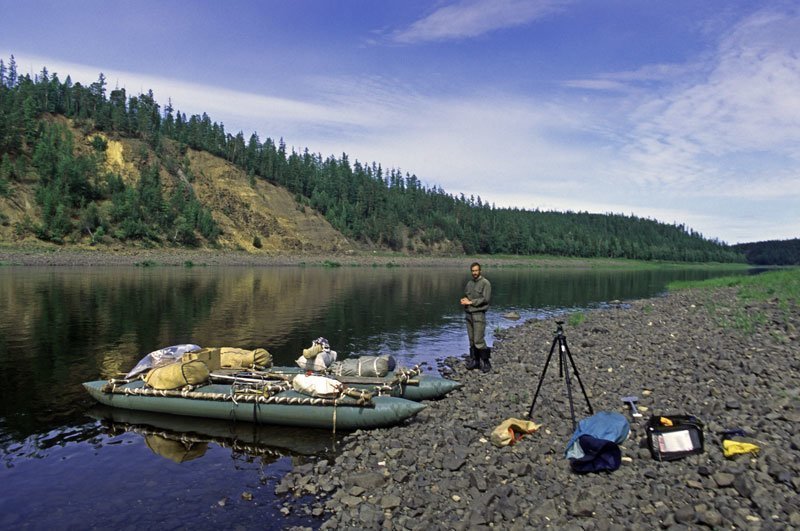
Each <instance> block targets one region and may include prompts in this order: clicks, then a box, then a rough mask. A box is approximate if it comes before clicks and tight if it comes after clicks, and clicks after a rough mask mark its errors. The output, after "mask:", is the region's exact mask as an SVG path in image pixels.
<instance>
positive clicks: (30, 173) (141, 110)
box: [0, 56, 743, 262]
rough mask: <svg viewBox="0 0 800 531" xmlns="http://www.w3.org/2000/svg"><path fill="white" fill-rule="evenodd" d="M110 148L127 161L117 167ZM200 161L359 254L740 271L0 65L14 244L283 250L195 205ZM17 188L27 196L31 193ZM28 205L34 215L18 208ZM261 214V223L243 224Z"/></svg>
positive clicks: (621, 223)
mask: <svg viewBox="0 0 800 531" xmlns="http://www.w3.org/2000/svg"><path fill="white" fill-rule="evenodd" d="M120 149H124V150H125V153H126V155H125V156H124V157H122V160H121V162H120V163H119V164H114V163H113V162H114V161H115V160H116V159H118V158H119V154H118V153H117V151H118V150H120ZM132 150H134V151H135V152H134V153H133V156H132V155H131V151H132ZM203 152H207V153H209V154H211V155H215V156H216V157H219V158H221V159H224V161H225V163H226V164H229V165H230V166H231V168H236V169H237V171H239V172H241V174H242V175H243V176H244V180H245V181H246V182H247V183H248V185H249V186H251V187H252V188H253V189H254V190H259V187H260V189H261V192H259V194H261V195H263V194H264V193H266V192H265V190H266V188H264V186H266V185H274V186H277V187H279V188H281V189H285V190H287V191H288V192H289V193H290V194H291V195H292V197H293V198H294V200H295V202H296V209H297V210H298V211H302V212H307V211H313V212H315V213H316V212H318V213H319V214H321V215H322V216H324V218H325V219H326V220H327V221H328V222H329V223H330V225H332V226H333V227H334V228H335V229H336V230H338V231H339V233H341V235H343V236H344V237H346V238H348V239H349V240H350V242H358V244H359V245H362V246H366V247H371V248H384V249H391V250H395V251H403V252H417V253H431V252H444V253H468V254H475V253H482V254H498V253H502V254H518V255H530V254H552V255H562V256H582V257H620V258H635V259H645V260H648V259H660V260H678V261H722V262H730V261H742V260H743V258H742V255H741V254H739V253H737V252H735V251H733V250H731V249H730V248H728V247H727V246H726V245H724V244H722V243H720V242H718V241H711V240H707V239H705V238H704V237H703V236H702V235H700V234H698V233H696V232H694V231H693V230H691V229H690V228H687V227H685V226H683V225H668V224H664V223H659V222H656V221H653V220H649V219H642V218H638V217H635V216H623V215H600V214H588V213H580V212H578V213H573V212H567V213H559V212H545V211H538V210H537V211H528V210H520V209H506V208H495V207H494V206H492V205H490V204H488V203H487V202H484V201H482V200H481V198H480V197H477V198H475V197H464V196H463V195H461V196H456V195H452V194H449V193H447V192H445V191H444V190H442V189H441V188H440V187H432V188H428V187H425V186H422V184H421V183H420V181H419V179H418V178H417V177H416V176H415V175H412V174H409V173H405V174H403V173H402V172H401V171H400V170H398V169H389V170H386V169H384V168H382V167H381V165H380V164H378V163H376V162H372V163H370V164H365V163H361V162H359V161H352V162H351V161H350V159H349V157H348V156H347V154H342V155H341V156H340V157H338V158H337V157H334V156H329V157H323V156H322V155H321V154H316V153H312V152H310V151H309V150H308V149H305V150H304V151H302V152H297V151H296V150H294V149H292V150H291V152H287V149H286V146H285V145H284V143H283V141H282V140H279V141H278V142H275V141H273V140H272V139H270V138H265V139H263V140H262V139H261V138H260V137H259V136H258V135H257V134H255V133H253V134H251V135H250V136H249V137H248V138H245V136H244V134H243V133H242V132H239V133H237V134H231V133H228V132H226V131H225V129H224V127H223V126H222V125H221V124H218V123H216V122H213V121H212V120H211V118H210V117H209V116H208V115H206V114H205V113H204V114H202V115H193V116H190V117H188V118H187V116H186V115H185V114H183V113H181V112H179V111H176V110H175V109H173V107H172V105H171V103H168V104H167V105H166V106H165V107H164V108H163V109H162V108H161V106H160V105H159V104H158V103H157V102H156V101H155V99H154V97H153V93H152V91H149V92H148V93H147V94H139V95H135V96H129V95H128V94H126V91H125V89H119V88H115V89H112V90H109V89H108V87H107V83H106V80H105V77H104V76H103V75H102V74H100V76H99V78H98V80H97V81H96V82H94V83H92V84H90V85H89V86H83V85H81V84H80V83H72V81H71V79H70V77H69V76H67V77H66V78H65V80H64V81H61V80H60V79H59V77H58V75H57V74H55V73H54V74H51V73H49V72H48V71H47V69H43V70H42V72H40V73H39V74H37V75H35V76H33V77H31V76H30V75H25V76H19V75H18V73H17V71H16V65H15V63H14V58H13V56H12V57H11V59H10V60H9V62H8V64H7V65H6V63H5V62H3V61H2V60H0V153H1V154H2V159H1V160H0V206H2V205H6V206H5V207H4V209H12V210H13V209H17V210H18V211H23V210H24V211H25V212H26V215H25V217H24V219H22V220H17V221H12V217H13V216H12V215H11V214H9V212H8V211H5V210H4V211H0V224H3V223H4V224H6V225H9V224H11V225H13V234H14V237H15V238H25V237H30V236H32V235H33V236H35V237H37V238H39V239H42V240H50V241H55V242H65V243H75V242H83V241H87V240H88V241H91V242H96V243H97V244H105V243H108V242H110V241H111V242H128V241H138V242H146V243H148V244H151V245H189V246H222V247H227V246H231V245H236V246H238V247H240V248H251V249H257V248H259V247H260V246H261V245H262V241H261V239H262V238H264V237H270V234H273V233H274V230H275V229H280V230H281V231H283V239H284V240H288V241H291V240H292V238H291V235H289V234H287V233H286V231H287V230H289V229H287V228H286V227H282V228H281V227H278V226H277V225H276V223H277V220H278V217H276V216H274V215H272V214H271V213H270V212H268V211H267V210H268V209H269V208H270V207H269V206H266V205H265V206H264V207H263V208H261V209H250V211H248V212H245V214H246V215H245V217H246V218H248V219H245V220H244V221H242V220H241V219H239V218H240V216H236V215H234V214H235V213H234V212H231V211H226V208H227V209H228V210H230V207H229V206H227V207H226V205H229V204H230V201H227V202H226V201H225V200H224V199H225V197H227V196H226V193H225V192H222V191H220V190H217V191H216V192H214V193H211V192H208V193H206V194H205V195H204V196H201V194H200V193H199V192H198V190H199V188H198V182H197V180H196V179H198V178H199V177H200V176H201V175H200V174H202V176H203V177H205V178H206V180H208V178H209V176H208V173H210V172H206V171H205V169H206V167H204V166H203V163H202V162H201V157H200V156H199V154H200V153H203ZM203 160H205V163H207V164H210V163H211V162H210V159H203ZM220 163H222V162H221V161H220ZM489 171H490V169H488V168H487V172H489ZM229 173H230V172H229ZM217 186H218V184H217ZM27 189H30V190H32V191H31V192H29V193H28V195H26V190H27ZM237 196H238V198H237V200H236V201H234V203H236V204H240V203H241V202H242V197H244V196H243V192H241V191H239V192H238V193H237ZM29 199H30V200H32V201H33V202H34V203H35V212H36V215H30V212H33V211H34V210H31V209H30V208H26V206H27V207H30V206H31V205H26V204H25V203H26V202H29ZM240 214H241V212H240ZM259 216H261V217H262V218H263V219H262V220H261V222H256V223H255V225H252V224H250V223H249V221H250V219H249V218H257V217H259ZM270 216H272V217H270ZM234 218H235V219H236V220H237V223H239V224H241V223H247V227H248V229H246V230H244V232H248V231H249V233H251V235H252V240H251V241H249V242H248V244H250V243H252V247H250V246H249V245H244V244H243V243H242V238H241V237H240V238H238V239H237V240H236V241H235V242H233V241H232V240H230V239H225V235H226V232H227V231H228V230H233V229H231V228H230V227H232V226H233V225H231V224H232V223H233V220H234ZM225 220H228V221H229V222H230V223H228V224H227V227H228V228H226V227H223V225H224V223H223V221H225ZM271 229H272V232H270V231H271ZM340 241H341V242H344V241H345V240H344V238H341V239H340ZM299 246H300V247H301V248H302V247H303V245H302V243H301V244H299ZM290 247H291V246H290ZM312 247H313V246H312ZM341 248H342V246H341V245H337V246H334V247H333V248H332V249H333V250H335V249H341Z"/></svg>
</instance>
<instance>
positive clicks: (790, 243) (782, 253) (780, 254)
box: [733, 238, 800, 265]
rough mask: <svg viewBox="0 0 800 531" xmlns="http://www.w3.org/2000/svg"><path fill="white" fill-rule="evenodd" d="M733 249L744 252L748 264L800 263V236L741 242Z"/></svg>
mask: <svg viewBox="0 0 800 531" xmlns="http://www.w3.org/2000/svg"><path fill="white" fill-rule="evenodd" d="M733 249H734V250H736V251H739V252H741V253H744V255H745V257H746V258H747V263H748V264H753V265H800V238H794V239H791V240H771V241H764V242H752V243H740V244H737V245H734V246H733Z"/></svg>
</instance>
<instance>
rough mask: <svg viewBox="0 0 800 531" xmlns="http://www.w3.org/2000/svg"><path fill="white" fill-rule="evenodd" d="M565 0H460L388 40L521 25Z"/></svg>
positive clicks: (433, 38) (474, 32)
mask: <svg viewBox="0 0 800 531" xmlns="http://www.w3.org/2000/svg"><path fill="white" fill-rule="evenodd" d="M567 3H569V0H461V1H459V2H456V3H453V4H450V5H446V6H444V7H440V8H438V9H436V10H435V11H433V12H432V13H431V14H429V15H427V16H426V17H424V18H421V19H419V20H417V21H416V22H414V23H413V24H411V25H410V26H409V27H407V28H404V29H401V30H398V31H396V32H395V33H394V34H393V35H392V36H391V38H392V40H393V41H395V42H398V43H403V44H413V43H418V42H428V41H443V40H451V39H464V38H471V37H477V36H480V35H483V34H485V33H489V32H491V31H495V30H498V29H503V28H510V27H515V26H522V25H524V24H527V23H529V22H531V21H533V20H536V19H539V18H542V17H544V16H546V15H549V14H551V13H553V12H554V11H557V10H558V9H560V8H561V7H562V6H563V5H565V4H567Z"/></svg>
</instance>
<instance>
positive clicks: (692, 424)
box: [647, 415, 704, 461]
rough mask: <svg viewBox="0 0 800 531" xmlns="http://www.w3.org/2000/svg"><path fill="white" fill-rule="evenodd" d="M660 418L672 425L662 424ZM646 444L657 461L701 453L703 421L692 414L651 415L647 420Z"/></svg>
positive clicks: (702, 448)
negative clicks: (667, 420)
mask: <svg viewBox="0 0 800 531" xmlns="http://www.w3.org/2000/svg"><path fill="white" fill-rule="evenodd" d="M662 418H664V419H669V421H670V422H671V423H672V426H668V425H664V423H662V422H661V419H662ZM647 446H648V447H649V448H650V454H651V455H652V456H653V459H656V460H658V461H673V460H675V459H682V458H684V457H686V456H688V455H694V454H702V453H703V451H704V447H703V423H702V422H701V421H700V420H699V419H698V418H697V417H694V416H692V415H653V416H652V417H650V420H648V421H647Z"/></svg>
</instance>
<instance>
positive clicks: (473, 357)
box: [467, 347, 481, 371]
mask: <svg viewBox="0 0 800 531" xmlns="http://www.w3.org/2000/svg"><path fill="white" fill-rule="evenodd" d="M480 366H481V361H480V358H479V354H478V349H476V348H475V347H469V359H468V360H467V370H470V371H471V370H472V369H477V368H478V367H480Z"/></svg>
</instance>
